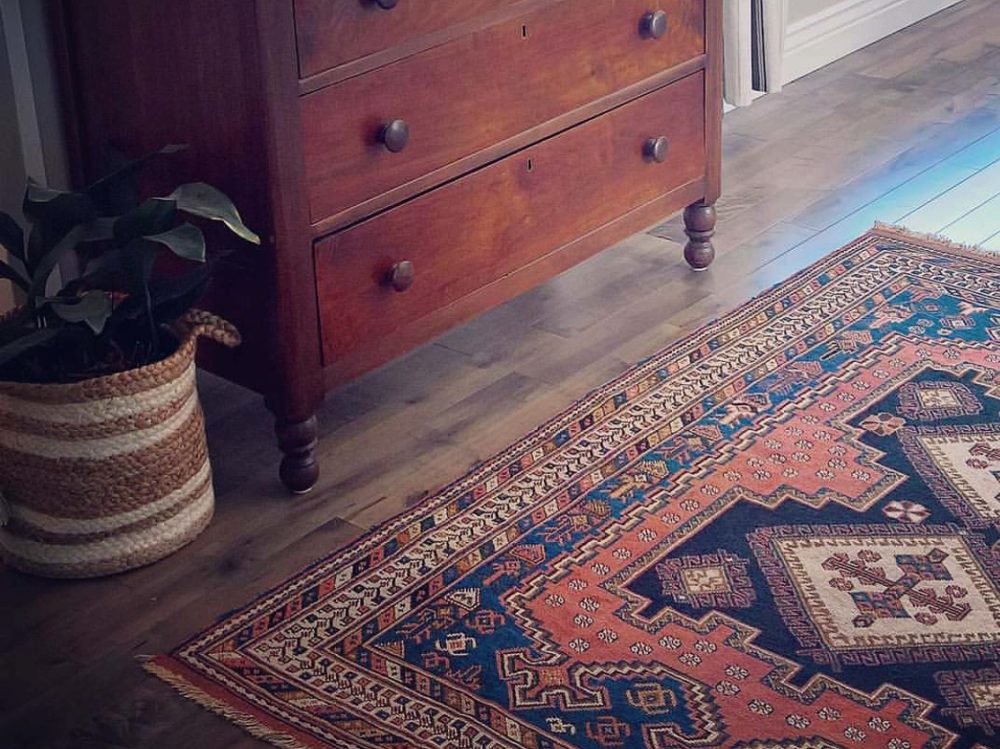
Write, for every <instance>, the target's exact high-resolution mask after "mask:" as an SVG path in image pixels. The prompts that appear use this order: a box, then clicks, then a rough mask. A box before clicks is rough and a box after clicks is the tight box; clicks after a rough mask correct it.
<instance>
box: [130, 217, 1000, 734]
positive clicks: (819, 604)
mask: <svg viewBox="0 0 1000 749" xmlns="http://www.w3.org/2000/svg"><path fill="white" fill-rule="evenodd" d="M998 538H1000V261H998V260H996V259H994V258H993V257H991V256H988V255H986V254H984V253H979V252H976V251H973V250H966V249H962V248H958V247H953V246H950V245H948V244H947V243H946V242H944V241H939V240H935V239H931V238H926V237H919V236H914V235H910V234H908V233H906V232H904V231H902V230H899V229H894V228H889V227H881V226H880V227H876V229H874V230H873V231H872V232H870V233H869V234H867V235H865V236H863V237H861V238H859V239H858V240H856V241H854V242H853V243H852V244H850V245H848V246H847V247H844V248H842V249H840V250H838V251H836V252H834V253H833V254H832V255H830V256H829V257H827V258H825V259H824V260H822V261H820V262H818V263H816V264H815V265H813V266H812V267H810V268H808V269H806V270H805V271H803V272H801V273H799V274H797V275H796V276H794V277H793V278H791V279H790V280H788V281H786V282H785V283H783V284H781V285H779V286H777V287H775V288H774V289H772V290H770V291H768V292H766V293H765V294H763V295H761V296H759V297H757V298H756V299H754V300H752V301H751V302H749V303H748V304H746V305H744V306H743V307H741V308H740V309H738V310H736V311H735V312H733V313H731V314H729V315H727V316H726V317H724V318H723V319H721V320H719V321H718V322H715V323H713V324H711V325H708V326H707V327H705V328H703V329H701V330H699V331H698V332H696V333H695V334H693V335H691V336H689V337H688V338H686V339H684V340H683V341H680V342H678V343H676V344H675V345H673V346H671V347H670V348H669V349H667V350H666V351H664V352H663V353H660V354H658V355H656V356H654V357H652V358H651V359H649V360H647V361H645V362H643V363H641V364H639V365H637V366H636V367H634V368H633V369H631V370H630V371H629V372H627V373H626V374H624V375H623V376H621V377H620V378H619V379H618V380H616V381H615V382H612V383H610V384H608V385H606V386H605V387H603V388H601V389H599V390H597V391H594V392H593V393H591V394H590V395H588V396H587V397H586V398H585V399H584V400H581V401H579V402H578V403H577V404H575V405H574V406H573V407H572V408H571V409H569V410H568V411H566V412H565V413H563V414H562V415H561V416H559V417H557V418H556V419H554V420H552V421H551V422H549V423H548V424H546V425H545V426H543V427H541V428H540V429H538V430H537V431H536V432H534V433H533V434H531V435H529V436H527V437H525V438H524V439H522V440H521V441H520V442H518V443H516V444H514V445H512V446H511V447H509V448H508V449H507V450H505V451H504V452H502V453H501V454H499V455H497V456H496V457H495V458H493V459H492V460H490V461H488V462H486V463H485V464H484V465H483V466H481V467H479V468H477V469H476V470H474V471H473V472H471V473H469V474H468V475H466V476H465V477H463V478H461V479H459V480H458V481H456V482H455V483H453V484H451V485H450V486H448V487H446V488H445V489H443V490H441V491H440V492H438V493H437V494H435V495H434V496H432V497H430V498H429V499H427V500H426V501H424V502H422V503H421V504H420V505H419V506H417V507H416V508H414V509H413V510H411V511H409V512H407V513H405V514H403V515H401V516H399V517H397V518H395V519H393V520H391V521H388V522H386V523H384V524H382V525H380V526H379V527H377V528H376V529H374V530H373V531H372V532H370V533H368V534H367V535H365V536H364V537H362V538H360V539H359V540H357V541H356V542H354V543H353V544H351V545H350V546H348V547H346V548H344V549H341V550H340V551H337V552H336V553H334V554H333V555H332V556H330V557H329V558H327V559H324V560H322V561H320V562H318V563H316V564H315V565H313V566H312V567H311V568H309V569H308V570H306V571H304V572H303V573H301V574H300V575H299V576H298V577H296V578H294V579H291V580H288V581H287V582H285V583H283V584H282V585H281V586H279V587H278V588H276V589H275V590H273V591H271V592H269V593H267V594H265V595H263V596H262V597H261V598H259V599H258V600H257V601H256V602H254V603H252V604H250V605H248V606H247V607H246V608H244V609H243V610H241V611H238V612H236V613H232V614H229V615H227V616H226V617H225V618H224V619H222V620H221V621H219V622H218V623H217V624H216V625H214V626H213V627H211V628H210V629H208V630H207V631H205V632H203V633H201V634H199V635H197V636H196V637H194V638H192V639H191V640H190V641H188V642H187V643H185V644H184V645H182V646H181V647H179V648H178V649H177V650H176V651H175V652H174V653H172V654H171V655H168V656H158V657H156V658H154V659H152V660H150V661H149V662H147V663H146V667H147V668H148V669H149V670H151V671H152V672H153V673H155V674H157V675H158V676H160V677H161V678H163V679H165V680H167V681H169V682H170V683H172V684H173V685H174V686H176V687H177V688H178V689H179V690H180V691H182V692H183V693H184V694H186V695H188V696H189V697H191V698H193V699H195V700H197V701H198V702H200V703H201V704H203V705H206V706H207V707H209V708H211V709H213V710H216V711H217V712H219V713H222V714H223V715H225V716H226V717H228V718H229V719H230V720H233V721H234V722H237V723H239V724H240V725H242V726H243V727H245V728H246V729H247V730H248V731H250V732H251V733H253V734H254V735H256V736H259V737H261V738H264V739H267V740H270V741H272V742H273V743H275V744H278V745H279V746H284V747H290V748H291V747H296V748H300V747H348V748H350V749H403V748H404V747H439V748H441V749H452V748H455V749H487V747H511V748H514V747H518V748H527V749H557V748H569V747H584V748H586V749H610V748H612V747H621V748H623V749H633V748H634V749H639V748H643V749H668V748H673V747H681V748H688V747H691V748H694V747H726V748H728V749H855V748H859V749H986V748H987V747H998V746H1000V667H998V665H997V663H998V661H1000V544H998Z"/></svg>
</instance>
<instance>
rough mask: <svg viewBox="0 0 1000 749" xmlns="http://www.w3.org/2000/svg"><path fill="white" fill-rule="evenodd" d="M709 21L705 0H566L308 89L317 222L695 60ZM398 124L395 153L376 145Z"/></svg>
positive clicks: (307, 143) (309, 161)
mask: <svg viewBox="0 0 1000 749" xmlns="http://www.w3.org/2000/svg"><path fill="white" fill-rule="evenodd" d="M651 8H654V9H655V10H656V11H657V12H660V11H662V13H664V14H665V18H666V28H665V30H664V33H663V35H662V36H660V37H659V38H651V37H650V36H649V34H648V33H644V31H643V19H644V18H646V17H647V14H648V13H650V9H651ZM704 16H705V4H704V1H703V0H587V2H579V1H578V0H562V1H561V2H553V3H551V4H549V5H545V6H543V7H541V8H538V9H536V10H534V11H531V12H526V13H524V14H521V15H518V16H516V17H515V18H513V19H512V20H509V21H505V22H501V23H496V24H494V25H491V26H488V27H487V28H485V29H482V30H480V31H477V32H475V33H472V34H468V35H466V36H462V37H460V38H458V39H455V40H453V41H451V42H448V43H446V44H442V45H440V46H438V47H434V48H432V49H429V50H427V51H425V52H421V53H420V54H417V55H413V56H412V57H408V58H406V59H404V60H400V61H398V62H396V63H393V64H391V65H386V66H384V67H381V68H379V69H377V70H373V71H370V72H368V73H365V74H363V75H359V76H355V77H353V78H349V79H347V80H345V81H342V82H340V83H337V84H334V85H331V86H328V87H326V88H323V89H320V90H319V91H316V92H313V93H311V94H308V95H306V96H304V97H303V98H302V114H303V130H304V147H305V160H306V172H307V175H306V176H307V182H308V190H309V197H310V211H311V216H312V220H313V222H314V223H316V222H319V221H321V220H322V219H324V218H327V217H330V216H333V215H336V214H338V213H339V212H342V211H344V210H346V209H348V208H350V207H352V206H355V205H358V204H361V203H363V202H364V201H365V200H366V199H369V198H373V197H375V196H377V195H380V194H381V193H384V192H386V191H388V190H391V189H393V188H396V187H399V186H400V185H403V184H405V183H407V182H409V181H411V180H414V179H416V178H418V177H421V176H423V175H426V174H429V173H431V172H434V171H435V170H437V169H440V168H442V167H445V166H446V165H448V164H450V163H452V162H454V161H456V160H458V159H461V158H463V157H466V156H469V155H471V154H474V153H477V152H479V151H481V150H483V149H486V148H487V147H491V146H495V145H496V144H498V143H501V142H502V141H504V140H505V139H508V138H511V137H513V136H515V135H517V134H519V133H522V132H524V131H527V130H529V129H531V128H532V127H534V126H537V125H540V124H541V123H544V122H547V121H549V120H551V119H553V118H555V117H557V116H559V115H563V114H565V113H567V112H570V111H572V110H574V109H576V108H578V107H581V106H583V105H585V104H588V103H591V102H594V101H596V100H598V99H601V98H602V97H604V96H607V95H609V94H612V93H614V92H616V91H619V90H620V89H622V88H624V87H627V86H629V85H630V84H635V83H638V82H640V81H643V80H644V79H647V78H649V77H650V76H653V75H655V74H657V73H660V72H663V71H665V70H667V69H668V68H671V67H673V66H675V65H677V64H680V63H682V62H686V61H689V60H692V59H694V58H697V57H698V56H699V55H701V54H702V53H703V52H704V49H705V42H704V31H705V29H704V26H705V23H704V20H705V19H704ZM395 120H401V121H404V122H405V123H406V124H407V125H408V129H409V139H408V142H407V143H406V144H405V147H404V148H403V149H402V150H399V151H397V152H393V151H390V150H389V149H388V148H387V147H386V145H385V144H384V143H383V142H380V140H379V138H380V133H381V132H382V129H383V126H384V125H385V123H388V122H391V121H395Z"/></svg>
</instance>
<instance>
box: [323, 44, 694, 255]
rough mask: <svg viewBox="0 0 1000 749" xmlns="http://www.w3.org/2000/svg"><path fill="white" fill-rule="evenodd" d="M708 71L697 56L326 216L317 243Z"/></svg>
mask: <svg viewBox="0 0 1000 749" xmlns="http://www.w3.org/2000/svg"><path fill="white" fill-rule="evenodd" d="M705 68H706V58H705V55H698V56H697V57H694V58H692V59H690V60H688V61H687V62H682V63H681V64H680V65H675V66H674V67H672V68H667V69H666V70H663V71H660V72H659V73H657V74H656V75H653V76H650V77H649V78H645V79H643V80H641V81H639V82H638V83H634V84H632V85H631V86H626V87H624V88H620V89H618V90H617V91H615V92H614V93H611V94H608V95H607V96H605V97H602V98H600V99H597V100H595V101H591V102H588V103H586V104H584V105H583V106H581V107H577V108H576V109H571V110H569V111H567V112H563V113H562V114H560V115H559V116H557V117H553V118H552V119H550V120H547V121H546V122H543V123H542V124H541V125H536V126H535V127H532V128H529V129H528V130H523V131H521V132H520V133H517V134H516V135H514V136H512V137H510V138H507V139H506V140H501V141H497V142H496V143H492V144H490V145H489V146H487V147H486V148H484V149H482V150H480V151H477V152H476V153H474V154H470V155H469V156H465V157H463V158H461V159H458V160H456V161H452V162H451V163H449V164H446V165H445V166H443V167H441V168H440V169H435V170H434V171H432V172H427V173H426V174H424V175H421V176H420V177H417V178H416V179H414V180H411V181H409V182H407V183H406V184H405V185H400V186H399V187H396V188H393V189H391V190H388V191H386V192H383V193H380V194H379V195H376V196H375V197H373V198H370V199H368V200H365V201H364V202H362V203H358V204H356V205H353V206H351V207H350V208H347V209H345V210H343V211H341V212H339V213H335V214H332V215H330V216H326V217H325V218H322V219H320V220H319V221H316V222H314V223H313V224H312V232H313V236H314V237H315V238H317V239H320V238H322V237H325V236H327V235H328V234H332V233H333V232H334V231H337V230H338V229H342V228H343V227H345V226H350V225H351V224H355V223H357V222H358V221H361V220H363V219H365V218H368V217H369V216H372V215H374V214H376V213H380V212H381V211H383V210H385V209H386V208H391V207H392V206H394V205H398V204H399V203H402V202H403V201H405V200H407V199H408V198H411V197H413V196H414V195H419V194H421V193H424V192H427V191H428V190H431V189H433V188H435V187H438V186H439V185H442V184H444V183H445V182H450V181H451V180H453V179H455V178H457V177H461V176H462V175H464V174H468V173H469V172H472V171H475V170H476V169H478V168H480V167H482V166H485V165H486V164H490V163H492V162H494V161H497V160H499V159H502V158H503V157H505V156H508V155H510V154H512V153H514V152H515V151H520V150H521V149H522V148H526V147H527V146H530V145H532V144H534V143H538V142H539V141H542V140H545V139H546V138H550V137H552V136H553V135H556V134H557V133H561V132H562V131H563V130H566V129H568V128H570V127H573V126H574V125H577V124H579V123H581V122H585V121H586V120H589V119H592V118H594V117H597V116H598V115H601V114H603V113H604V112H607V111H609V110H611V109H615V108H617V107H620V106H621V105H622V104H625V103H627V102H630V101H632V100H633V99H638V98H639V97H640V96H644V95H646V94H648V93H649V92H650V91H655V90H656V89H658V88H662V87H663V86H665V85H667V84H668V83H673V82H674V81H678V80H680V79H681V78H686V77H687V76H689V75H691V74H692V73H695V72H697V71H699V70H704V69H705Z"/></svg>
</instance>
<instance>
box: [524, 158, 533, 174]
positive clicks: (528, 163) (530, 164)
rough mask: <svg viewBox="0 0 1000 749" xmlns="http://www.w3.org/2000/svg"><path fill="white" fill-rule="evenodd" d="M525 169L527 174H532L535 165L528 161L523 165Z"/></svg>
mask: <svg viewBox="0 0 1000 749" xmlns="http://www.w3.org/2000/svg"><path fill="white" fill-rule="evenodd" d="M525 168H526V169H527V170H528V171H529V172H533V171H535V163H534V162H533V161H532V160H531V159H528V162H527V163H526V164H525Z"/></svg>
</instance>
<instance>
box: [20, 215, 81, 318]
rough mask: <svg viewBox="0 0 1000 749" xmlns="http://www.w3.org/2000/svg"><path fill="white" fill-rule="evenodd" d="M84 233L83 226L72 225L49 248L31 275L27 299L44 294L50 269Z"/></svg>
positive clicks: (74, 245) (75, 244)
mask: <svg viewBox="0 0 1000 749" xmlns="http://www.w3.org/2000/svg"><path fill="white" fill-rule="evenodd" d="M85 233H86V228H85V227H84V226H74V227H73V228H72V229H70V230H69V231H68V232H66V234H64V235H63V237H62V239H60V240H59V241H58V242H56V244H55V246H54V247H53V248H52V249H51V250H49V251H48V252H47V253H46V254H45V255H44V256H43V257H42V258H41V259H39V260H38V264H37V265H36V266H35V270H34V272H33V273H32V275H31V286H30V287H29V288H28V297H29V301H30V298H31V297H37V296H44V295H45V284H46V282H47V281H48V280H49V275H50V274H51V273H52V269H53V268H55V267H56V265H57V264H58V263H59V261H60V260H62V258H63V257H64V256H65V255H66V253H67V252H69V251H70V250H72V249H73V248H74V247H76V246H77V244H78V243H79V242H80V238H81V237H82V236H84V234H85Z"/></svg>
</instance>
